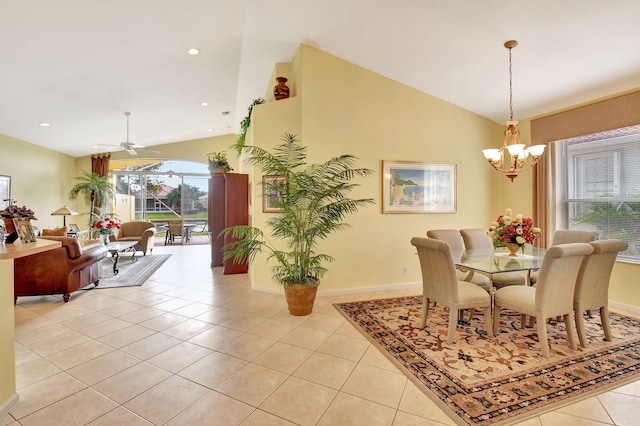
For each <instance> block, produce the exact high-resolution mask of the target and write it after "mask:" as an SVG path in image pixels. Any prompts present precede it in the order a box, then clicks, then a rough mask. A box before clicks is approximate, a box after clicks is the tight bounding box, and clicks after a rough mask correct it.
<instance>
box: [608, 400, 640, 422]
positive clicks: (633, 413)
mask: <svg viewBox="0 0 640 426" xmlns="http://www.w3.org/2000/svg"><path fill="white" fill-rule="evenodd" d="M598 399H599V400H600V402H601V403H602V405H603V406H604V408H605V410H607V413H609V416H611V418H612V419H613V421H614V423H615V424H616V425H636V424H638V419H640V398H639V397H637V396H630V395H625V394H623V393H616V392H607V393H604V394H602V395H598Z"/></svg>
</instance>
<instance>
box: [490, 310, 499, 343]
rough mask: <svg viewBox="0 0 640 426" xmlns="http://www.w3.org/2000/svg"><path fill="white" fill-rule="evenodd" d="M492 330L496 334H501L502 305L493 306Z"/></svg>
mask: <svg viewBox="0 0 640 426" xmlns="http://www.w3.org/2000/svg"><path fill="white" fill-rule="evenodd" d="M492 331H493V334H494V335H495V336H497V335H498V334H500V307H499V306H497V305H496V306H494V307H493V327H492Z"/></svg>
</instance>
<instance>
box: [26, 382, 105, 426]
mask: <svg viewBox="0 0 640 426" xmlns="http://www.w3.org/2000/svg"><path fill="white" fill-rule="evenodd" d="M115 407H117V404H116V403H115V402H113V401H111V400H110V399H108V398H105V397H104V396H102V395H100V394H99V393H98V392H96V391H95V390H93V389H91V388H88V389H84V390H82V391H80V392H78V393H76V394H73V395H71V396H68V397H67V398H65V399H63V400H60V401H57V402H55V403H53V404H51V405H49V406H47V407H45V408H43V409H42V410H39V411H36V412H35V413H33V414H30V415H28V416H27V417H25V418H22V419H20V423H21V424H22V425H23V426H32V425H33V426H47V425H51V426H54V425H59V424H60V419H64V424H65V426H74V425H78V426H81V425H86V424H87V423H88V422H90V421H92V420H94V419H96V418H98V417H100V416H102V415H103V414H105V413H108V412H109V411H111V410H113V409H114V408H115Z"/></svg>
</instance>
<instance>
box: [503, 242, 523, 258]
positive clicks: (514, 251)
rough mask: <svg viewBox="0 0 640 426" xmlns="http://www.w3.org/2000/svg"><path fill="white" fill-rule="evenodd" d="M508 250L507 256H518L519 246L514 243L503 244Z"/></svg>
mask: <svg viewBox="0 0 640 426" xmlns="http://www.w3.org/2000/svg"><path fill="white" fill-rule="evenodd" d="M504 244H505V246H507V249H508V250H509V256H514V257H515V256H518V250H520V245H519V244H516V243H504Z"/></svg>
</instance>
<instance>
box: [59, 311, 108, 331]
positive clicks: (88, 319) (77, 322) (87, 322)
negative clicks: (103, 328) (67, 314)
mask: <svg viewBox="0 0 640 426" xmlns="http://www.w3.org/2000/svg"><path fill="white" fill-rule="evenodd" d="M111 319H112V317H111V316H110V315H107V314H104V313H102V312H96V311H91V312H89V313H87V314H85V315H83V316H82V317H80V318H74V319H70V320H67V321H63V322H61V323H60V324H61V325H63V326H65V327H67V328H69V329H71V330H77V329H79V328H85V327H89V326H91V325H95V324H101V323H104V322H107V321H109V320H111Z"/></svg>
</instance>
